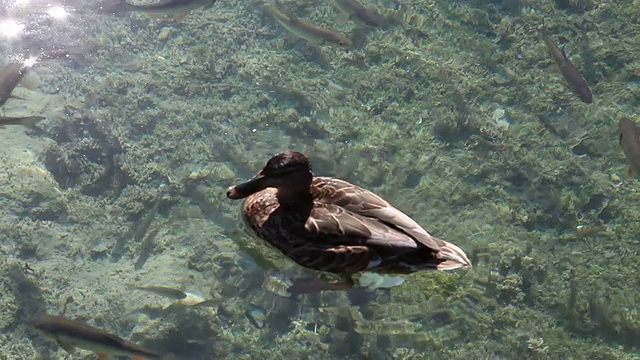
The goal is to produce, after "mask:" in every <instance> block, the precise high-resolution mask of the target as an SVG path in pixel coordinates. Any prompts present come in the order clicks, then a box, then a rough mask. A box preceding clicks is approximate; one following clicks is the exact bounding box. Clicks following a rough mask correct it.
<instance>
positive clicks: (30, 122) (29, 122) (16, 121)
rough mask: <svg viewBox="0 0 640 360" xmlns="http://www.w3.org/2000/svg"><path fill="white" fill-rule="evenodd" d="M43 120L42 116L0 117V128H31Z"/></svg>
mask: <svg viewBox="0 0 640 360" xmlns="http://www.w3.org/2000/svg"><path fill="white" fill-rule="evenodd" d="M44 119H45V117H44V116H15V117H12V116H0V126H4V125H22V126H25V127H28V128H33V127H34V126H35V125H36V124H37V123H38V122H40V121H42V120H44Z"/></svg>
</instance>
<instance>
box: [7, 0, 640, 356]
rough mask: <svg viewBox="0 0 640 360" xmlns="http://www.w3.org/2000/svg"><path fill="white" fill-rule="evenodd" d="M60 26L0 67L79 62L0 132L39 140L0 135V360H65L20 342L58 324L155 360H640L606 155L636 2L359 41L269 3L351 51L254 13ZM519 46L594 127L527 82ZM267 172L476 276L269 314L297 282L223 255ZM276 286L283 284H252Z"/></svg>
mask: <svg viewBox="0 0 640 360" xmlns="http://www.w3.org/2000/svg"><path fill="white" fill-rule="evenodd" d="M72 3H76V4H75V5H76V7H77V12H75V13H73V14H72V16H70V18H69V20H68V22H66V23H57V22H53V23H52V24H50V30H49V31H50V32H51V34H52V37H53V38H55V39H54V40H50V39H49V38H48V37H47V36H45V35H44V34H42V32H41V31H40V32H38V31H31V32H29V33H28V34H27V35H25V36H24V38H23V40H24V41H25V42H26V43H22V42H19V41H16V42H6V43H3V44H0V47H1V48H2V49H3V51H4V52H5V53H11V54H22V53H23V52H25V51H27V50H26V49H32V48H39V47H42V46H45V47H46V46H54V47H55V46H60V45H61V44H62V45H68V44H73V45H74V46H80V47H81V48H83V49H85V51H86V57H85V58H84V59H83V60H82V61H79V62H73V63H65V62H50V63H47V64H46V65H44V66H42V67H40V68H39V69H33V70H32V72H35V73H37V74H38V76H40V77H41V78H42V79H44V80H45V81H43V82H42V84H41V85H40V87H39V91H38V92H37V93H36V92H31V91H27V90H25V89H17V90H16V91H21V92H20V93H19V97H20V99H9V100H8V101H7V102H6V104H5V105H4V106H3V108H2V110H3V111H5V112H6V116H26V115H31V114H38V115H42V116H46V120H42V121H40V122H39V123H38V124H37V125H36V126H37V127H38V129H39V131H38V132H37V133H32V132H33V130H25V129H23V128H21V127H16V126H7V127H5V128H3V129H0V131H1V132H2V133H1V135H0V136H2V138H1V140H0V141H2V142H3V146H2V147H0V158H1V159H2V164H3V165H2V167H3V170H2V171H1V172H0V179H1V180H2V181H1V182H0V185H1V186H0V194H2V196H1V197H0V210H1V211H2V215H3V216H2V218H0V229H1V230H2V231H0V244H1V245H0V254H1V255H2V260H0V274H2V275H3V276H1V277H0V288H2V289H3V290H4V291H2V292H0V302H1V304H2V306H0V354H2V356H0V357H2V358H6V359H34V358H36V356H37V355H36V354H40V353H42V352H43V351H48V352H51V353H52V354H54V355H52V358H63V355H62V352H58V351H59V350H58V348H57V347H54V346H52V345H51V344H50V343H45V342H44V341H41V340H40V338H38V337H36V336H34V335H32V333H31V331H30V330H29V329H27V328H26V327H25V325H24V324H25V321H26V320H27V319H28V318H29V317H31V316H33V315H36V314H39V313H43V312H48V313H50V314H55V315H57V314H60V312H61V311H62V309H63V307H65V308H66V315H65V316H69V317H73V318H74V319H82V320H84V321H86V322H88V323H91V324H92V326H96V327H100V328H101V329H103V330H106V331H109V332H117V333H118V335H119V336H122V337H124V338H127V339H131V341H135V342H138V343H143V344H144V345H145V346H147V347H149V348H153V349H157V350H159V351H165V352H172V353H173V354H175V355H176V357H177V358H189V359H211V358H225V357H229V358H230V357H233V358H235V359H238V358H240V359H243V358H246V359H252V358H265V359H282V358H283V356H286V357H287V358H299V359H302V358H309V359H324V358H326V359H332V358H360V359H485V358H492V359H498V358H507V359H508V358H517V359H571V358H574V359H635V358H637V357H638V348H640V340H638V339H639V334H640V313H639V310H638V309H639V308H638V305H637V304H638V292H637V289H638V278H639V277H638V274H637V271H638V268H637V258H638V250H639V247H638V242H639V240H640V238H639V235H638V234H639V233H640V220H639V219H640V202H638V192H639V191H640V181H639V180H638V178H634V177H630V176H627V175H625V173H626V167H627V165H626V163H625V162H624V155H623V154H622V151H621V150H620V148H619V145H618V135H617V126H618V125H617V124H618V120H619V119H620V118H622V117H630V118H632V119H633V120H634V121H636V122H638V119H637V117H636V116H635V115H634V114H635V113H636V112H637V111H638V99H640V87H638V85H637V84H638V82H637V80H638V74H639V73H640V50H638V49H640V36H636V35H638V34H637V32H638V28H637V19H638V18H640V6H639V5H638V3H637V2H633V1H630V0H629V1H616V2H607V1H599V0H593V1H582V0H575V1H574V0H569V1H561V0H558V1H555V2H553V1H547V2H529V1H503V2H495V1H475V2H464V1H453V2H452V1H448V2H442V1H435V0H412V1H382V0H370V1H366V2H363V4H365V5H366V6H367V7H368V8H370V9H373V10H375V12H376V13H377V14H378V16H379V17H380V19H381V23H380V26H378V27H367V26H363V25H361V24H358V23H355V22H346V23H342V22H340V21H337V18H338V17H339V12H340V11H339V10H338V9H336V8H335V7H334V6H333V5H331V4H330V3H328V2H320V3H318V2H310V1H306V2H292V1H281V2H279V3H278V8H279V9H283V10H285V9H286V11H288V12H291V13H294V14H295V15H296V16H298V17H300V18H301V19H305V20H306V21H310V22H313V23H314V24H318V26H322V27H328V28H331V29H334V30H336V31H339V32H340V33H341V34H346V35H347V36H348V37H349V38H350V39H351V41H352V43H353V44H352V45H351V47H350V48H343V47H329V46H312V45H310V44H308V43H306V42H305V41H304V40H302V39H299V38H297V37H295V36H292V35H290V34H289V33H288V32H287V31H286V30H285V29H283V28H282V27H281V26H279V25H278V23H277V22H276V21H275V20H274V19H273V17H271V16H269V15H268V14H266V13H265V11H264V9H263V8H262V7H261V6H260V4H257V3H256V2H251V1H236V2H231V1H223V0H219V1H218V2H217V3H216V4H215V5H214V6H213V7H212V8H211V9H204V10H198V11H196V12H193V13H192V14H191V15H189V16H188V17H186V18H185V19H184V20H183V21H181V22H176V21H174V20H172V19H171V18H168V17H167V18H158V19H151V18H148V17H146V16H145V15H143V14H130V15H122V14H118V15H110V14H104V13H97V12H95V11H93V9H91V8H90V6H88V5H86V4H84V3H81V2H80V1H72ZM0 14H2V11H0ZM541 28H544V30H545V32H546V34H548V35H549V36H550V37H551V38H553V39H554V41H556V42H557V43H558V45H559V46H560V48H564V49H565V52H566V55H567V56H568V57H570V58H571V61H572V62H573V64H574V65H575V66H576V67H577V68H578V69H580V70H581V71H582V74H583V75H584V77H585V79H586V81H587V83H588V84H589V86H590V87H591V91H592V92H593V98H594V102H593V103H592V104H588V105H587V104H584V103H582V102H581V101H580V100H579V99H578V98H577V97H576V96H575V95H574V94H573V93H572V92H571V90H570V89H569V88H568V87H567V85H566V83H565V81H564V79H563V78H562V76H561V75H559V74H554V73H553V72H551V71H549V69H548V68H549V67H550V66H551V65H552V64H553V59H551V58H550V57H549V56H548V54H547V52H546V49H545V45H544V43H543V42H542V41H541V40H540V37H539V36H538V31H539V30H540V29H541ZM48 39H49V40H48ZM49 41H51V42H53V43H48V42H49ZM58 42H59V43H60V44H59V43H58ZM78 43H80V44H78ZM9 60H10V59H5V60H4V61H3V63H7V62H8V61H9ZM60 97H63V100H60ZM61 104H62V105H61ZM25 108H26V109H29V111H28V112H27V113H21V111H22V110H24V109H25ZM25 131H26V134H25ZM30 134H31V135H30ZM287 148H293V149H296V150H298V151H301V152H304V153H307V154H310V155H311V160H312V162H313V164H314V173H315V174H316V175H327V176H335V177H341V178H344V179H346V180H349V181H352V182H354V183H358V184H359V185H361V186H363V187H365V188H368V189H370V190H372V191H375V192H376V193H378V194H380V195H381V196H383V197H384V198H386V199H387V200H389V201H390V202H391V203H392V204H394V205H395V206H396V207H398V208H399V209H401V210H403V211H404V212H406V213H407V214H409V215H410V216H412V217H413V218H414V219H415V220H416V221H417V222H419V223H420V224H422V225H424V226H425V228H428V229H429V231H430V233H432V234H433V235H435V236H438V237H441V238H443V239H447V240H451V241H452V242H454V243H455V244H457V245H459V246H460V247H461V248H463V249H464V250H465V251H466V253H467V254H469V255H470V256H469V257H470V259H471V261H472V263H473V265H474V268H473V269H471V270H469V271H460V272H454V273H437V274H434V273H427V274H414V275H411V276H408V277H407V279H406V282H405V284H403V285H402V286H400V287H397V288H392V289H389V290H378V291H376V292H369V291H364V290H362V289H355V290H353V291H350V292H347V293H334V292H327V293H323V294H321V295H317V296H304V297H301V298H297V299H289V298H286V297H283V296H281V295H279V293H278V292H279V290H278V289H275V288H273V283H278V281H280V280H282V279H281V277H282V276H288V275H290V274H306V275H309V274H308V273H305V272H304V271H303V270H302V269H300V268H298V267H296V266H294V265H292V264H289V263H286V262H284V260H283V259H281V258H278V257H276V256H273V258H266V259H258V261H256V259H255V256H250V255H252V254H255V253H257V254H261V255H264V256H265V257H269V256H272V254H271V253H270V252H269V251H270V250H268V249H263V248H260V247H258V245H257V244H254V243H253V242H252V239H250V238H248V236H247V235H246V234H245V233H244V232H242V231H240V230H239V227H240V226H241V220H240V217H239V206H238V205H237V204H236V203H233V202H230V201H228V199H226V197H225V192H226V190H227V188H228V187H229V186H230V185H233V184H234V183H237V182H239V181H242V180H244V179H246V178H247V177H249V176H251V175H253V173H254V172H255V169H258V168H261V167H262V166H263V165H264V159H266V158H268V157H269V156H270V155H272V154H273V153H276V152H279V151H282V150H285V149H287ZM274 263H275V264H277V266H278V269H279V270H280V271H281V273H280V274H276V275H274V274H272V273H271V270H273V269H271V268H267V269H263V268H262V267H261V266H260V265H263V264H274ZM131 286H136V287H142V286H151V287H153V286H156V287H160V286H168V287H175V288H178V289H181V290H183V291H185V293H186V292H190V293H191V292H193V293H199V294H202V297H203V298H206V299H208V300H207V301H206V303H207V304H206V306H200V307H198V306H193V307H188V306H182V305H180V304H172V303H170V302H169V300H167V299H162V298H157V297H154V296H149V295H148V294H145V293H144V292H141V291H131ZM361 290H362V291H361ZM69 297H71V298H72V299H73V301H72V302H70V303H67V299H69ZM164 300H167V301H164ZM36 349H37V350H36Z"/></svg>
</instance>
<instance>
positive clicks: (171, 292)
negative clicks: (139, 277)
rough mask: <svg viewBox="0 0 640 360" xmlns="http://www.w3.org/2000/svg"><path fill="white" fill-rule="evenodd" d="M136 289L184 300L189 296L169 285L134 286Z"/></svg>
mask: <svg viewBox="0 0 640 360" xmlns="http://www.w3.org/2000/svg"><path fill="white" fill-rule="evenodd" d="M131 288H132V289H134V290H140V291H146V292H150V293H152V294H156V295H159V296H163V297H166V298H169V299H174V300H182V299H185V298H186V297H187V293H185V292H184V291H182V290H178V289H175V288H172V287H168V286H133V287H131Z"/></svg>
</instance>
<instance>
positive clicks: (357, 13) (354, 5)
mask: <svg viewBox="0 0 640 360" xmlns="http://www.w3.org/2000/svg"><path fill="white" fill-rule="evenodd" d="M333 4H334V5H335V6H336V7H337V8H338V9H340V11H342V12H343V13H344V14H345V15H347V17H348V18H349V20H353V21H356V22H359V23H362V24H365V25H368V26H372V27H377V26H380V18H379V17H378V15H376V14H375V13H374V12H373V11H371V10H370V9H367V8H366V7H364V6H363V5H362V4H361V3H359V2H358V0H333Z"/></svg>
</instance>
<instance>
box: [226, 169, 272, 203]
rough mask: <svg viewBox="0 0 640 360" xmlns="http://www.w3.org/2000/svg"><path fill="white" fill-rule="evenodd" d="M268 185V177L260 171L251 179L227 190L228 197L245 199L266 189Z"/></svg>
mask: <svg viewBox="0 0 640 360" xmlns="http://www.w3.org/2000/svg"><path fill="white" fill-rule="evenodd" d="M266 187H267V181H266V178H265V176H264V175H262V172H259V173H258V175H256V176H254V177H253V178H251V179H250V180H248V181H246V182H243V183H242V184H238V185H236V186H232V187H230V188H229V190H227V197H228V198H229V199H233V200H238V199H244V198H246V197H247V196H249V195H251V194H255V193H257V192H258V191H261V190H264V189H265V188H266Z"/></svg>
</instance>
